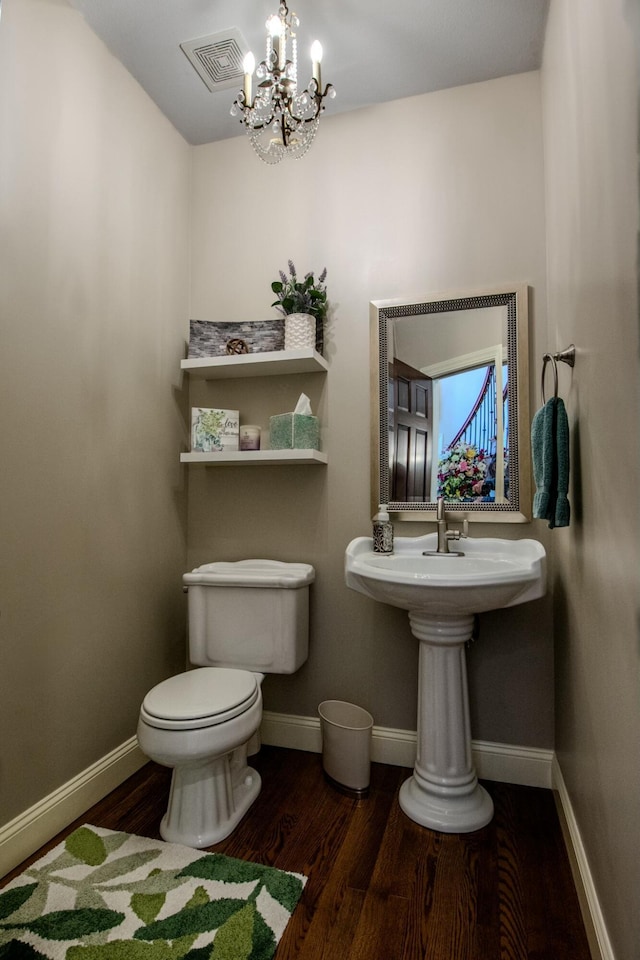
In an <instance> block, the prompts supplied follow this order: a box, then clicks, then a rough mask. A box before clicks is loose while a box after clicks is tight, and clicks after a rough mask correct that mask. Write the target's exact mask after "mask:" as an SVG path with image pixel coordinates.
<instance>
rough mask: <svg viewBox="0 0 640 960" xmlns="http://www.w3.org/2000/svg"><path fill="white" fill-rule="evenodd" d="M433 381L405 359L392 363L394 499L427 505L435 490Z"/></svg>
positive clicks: (390, 438) (390, 442)
mask: <svg viewBox="0 0 640 960" xmlns="http://www.w3.org/2000/svg"><path fill="white" fill-rule="evenodd" d="M432 397H433V390H432V384H431V378H430V377H427V376H425V374H424V373H422V371H421V370H416V369H415V368H414V367H412V366H410V365H409V364H408V363H404V362H403V361H402V360H398V359H396V360H394V361H393V362H392V363H390V364H389V471H390V481H391V491H392V499H393V500H406V501H407V502H416V501H417V502H419V503H421V502H424V501H425V500H428V499H429V491H430V489H431V459H432V458H431V442H432V441H431V438H432V435H433V414H432V409H433V401H432Z"/></svg>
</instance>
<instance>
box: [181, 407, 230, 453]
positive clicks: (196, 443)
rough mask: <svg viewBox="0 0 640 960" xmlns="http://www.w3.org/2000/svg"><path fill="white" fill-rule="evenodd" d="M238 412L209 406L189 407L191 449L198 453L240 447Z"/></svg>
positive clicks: (224, 450)
mask: <svg viewBox="0 0 640 960" xmlns="http://www.w3.org/2000/svg"><path fill="white" fill-rule="evenodd" d="M239 437H240V413H239V411H238V410H219V409H216V408H210V407H192V409H191V450H192V451H194V452H198V453H214V452H216V451H217V452H219V453H222V452H226V451H228V450H238V449H239V447H240V443H239Z"/></svg>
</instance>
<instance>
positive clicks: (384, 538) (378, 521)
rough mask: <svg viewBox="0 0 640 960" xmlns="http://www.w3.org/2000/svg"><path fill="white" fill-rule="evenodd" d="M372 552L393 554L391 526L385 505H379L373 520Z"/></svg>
mask: <svg viewBox="0 0 640 960" xmlns="http://www.w3.org/2000/svg"><path fill="white" fill-rule="evenodd" d="M373 552H374V553H393V524H392V523H391V521H390V520H389V513H388V511H387V505H386V503H381V504H380V505H379V507H378V512H377V514H376V515H375V517H374V518H373Z"/></svg>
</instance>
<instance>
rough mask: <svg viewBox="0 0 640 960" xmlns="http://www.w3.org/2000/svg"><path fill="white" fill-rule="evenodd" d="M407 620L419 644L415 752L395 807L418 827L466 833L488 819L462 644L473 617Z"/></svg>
mask: <svg viewBox="0 0 640 960" xmlns="http://www.w3.org/2000/svg"><path fill="white" fill-rule="evenodd" d="M409 620H410V622H411V632H412V633H413V635H414V636H415V637H417V638H418V639H419V641H420V665H419V686H418V752H417V757H416V765H415V767H414V771H413V776H411V777H409V779H408V780H405V782H404V783H403V784H402V787H401V788H400V806H401V808H402V810H404V812H405V813H406V814H407V816H408V817H410V818H411V819H412V820H414V821H415V822H416V823H419V824H421V825H422V826H423V827H431V829H433V830H441V831H443V832H444V833H470V832H471V831H472V830H479V829H480V828H481V827H484V826H486V824H488V823H489V821H490V820H491V818H492V817H493V802H492V800H491V797H490V796H489V794H488V793H487V792H486V790H485V789H484V788H483V787H481V786H480V784H479V783H478V778H477V777H476V772H475V769H474V766H473V762H472V759H471V729H470V724H469V694H468V689H467V665H466V660H465V643H466V642H467V640H469V639H470V637H471V634H472V631H473V617H472V616H433V615H429V614H425V613H420V612H414V611H411V612H410V613H409Z"/></svg>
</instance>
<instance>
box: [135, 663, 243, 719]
mask: <svg viewBox="0 0 640 960" xmlns="http://www.w3.org/2000/svg"><path fill="white" fill-rule="evenodd" d="M259 696H260V684H259V682H258V678H257V677H256V675H255V674H254V673H251V672H250V671H249V670H233V669H230V668H226V667H199V668H198V669H196V670H189V671H187V673H180V674H178V675H177V676H175V677H169V679H168V680H163V681H162V683H159V684H158V685H157V686H155V687H154V688H153V690H150V691H149V693H148V694H147V695H146V697H145V698H144V701H143V703H142V708H141V711H140V714H141V717H142V719H143V720H144V722H145V723H148V724H149V726H151V727H157V728H159V729H161V730H196V729H201V728H203V727H213V726H216V725H217V724H220V723H225V722H226V721H227V720H232V719H233V718H234V717H238V716H240V714H242V713H245V712H246V711H247V710H248V709H249V708H250V707H251V706H252V705H253V704H254V703H255V702H256V700H257V699H258V697H259Z"/></svg>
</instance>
